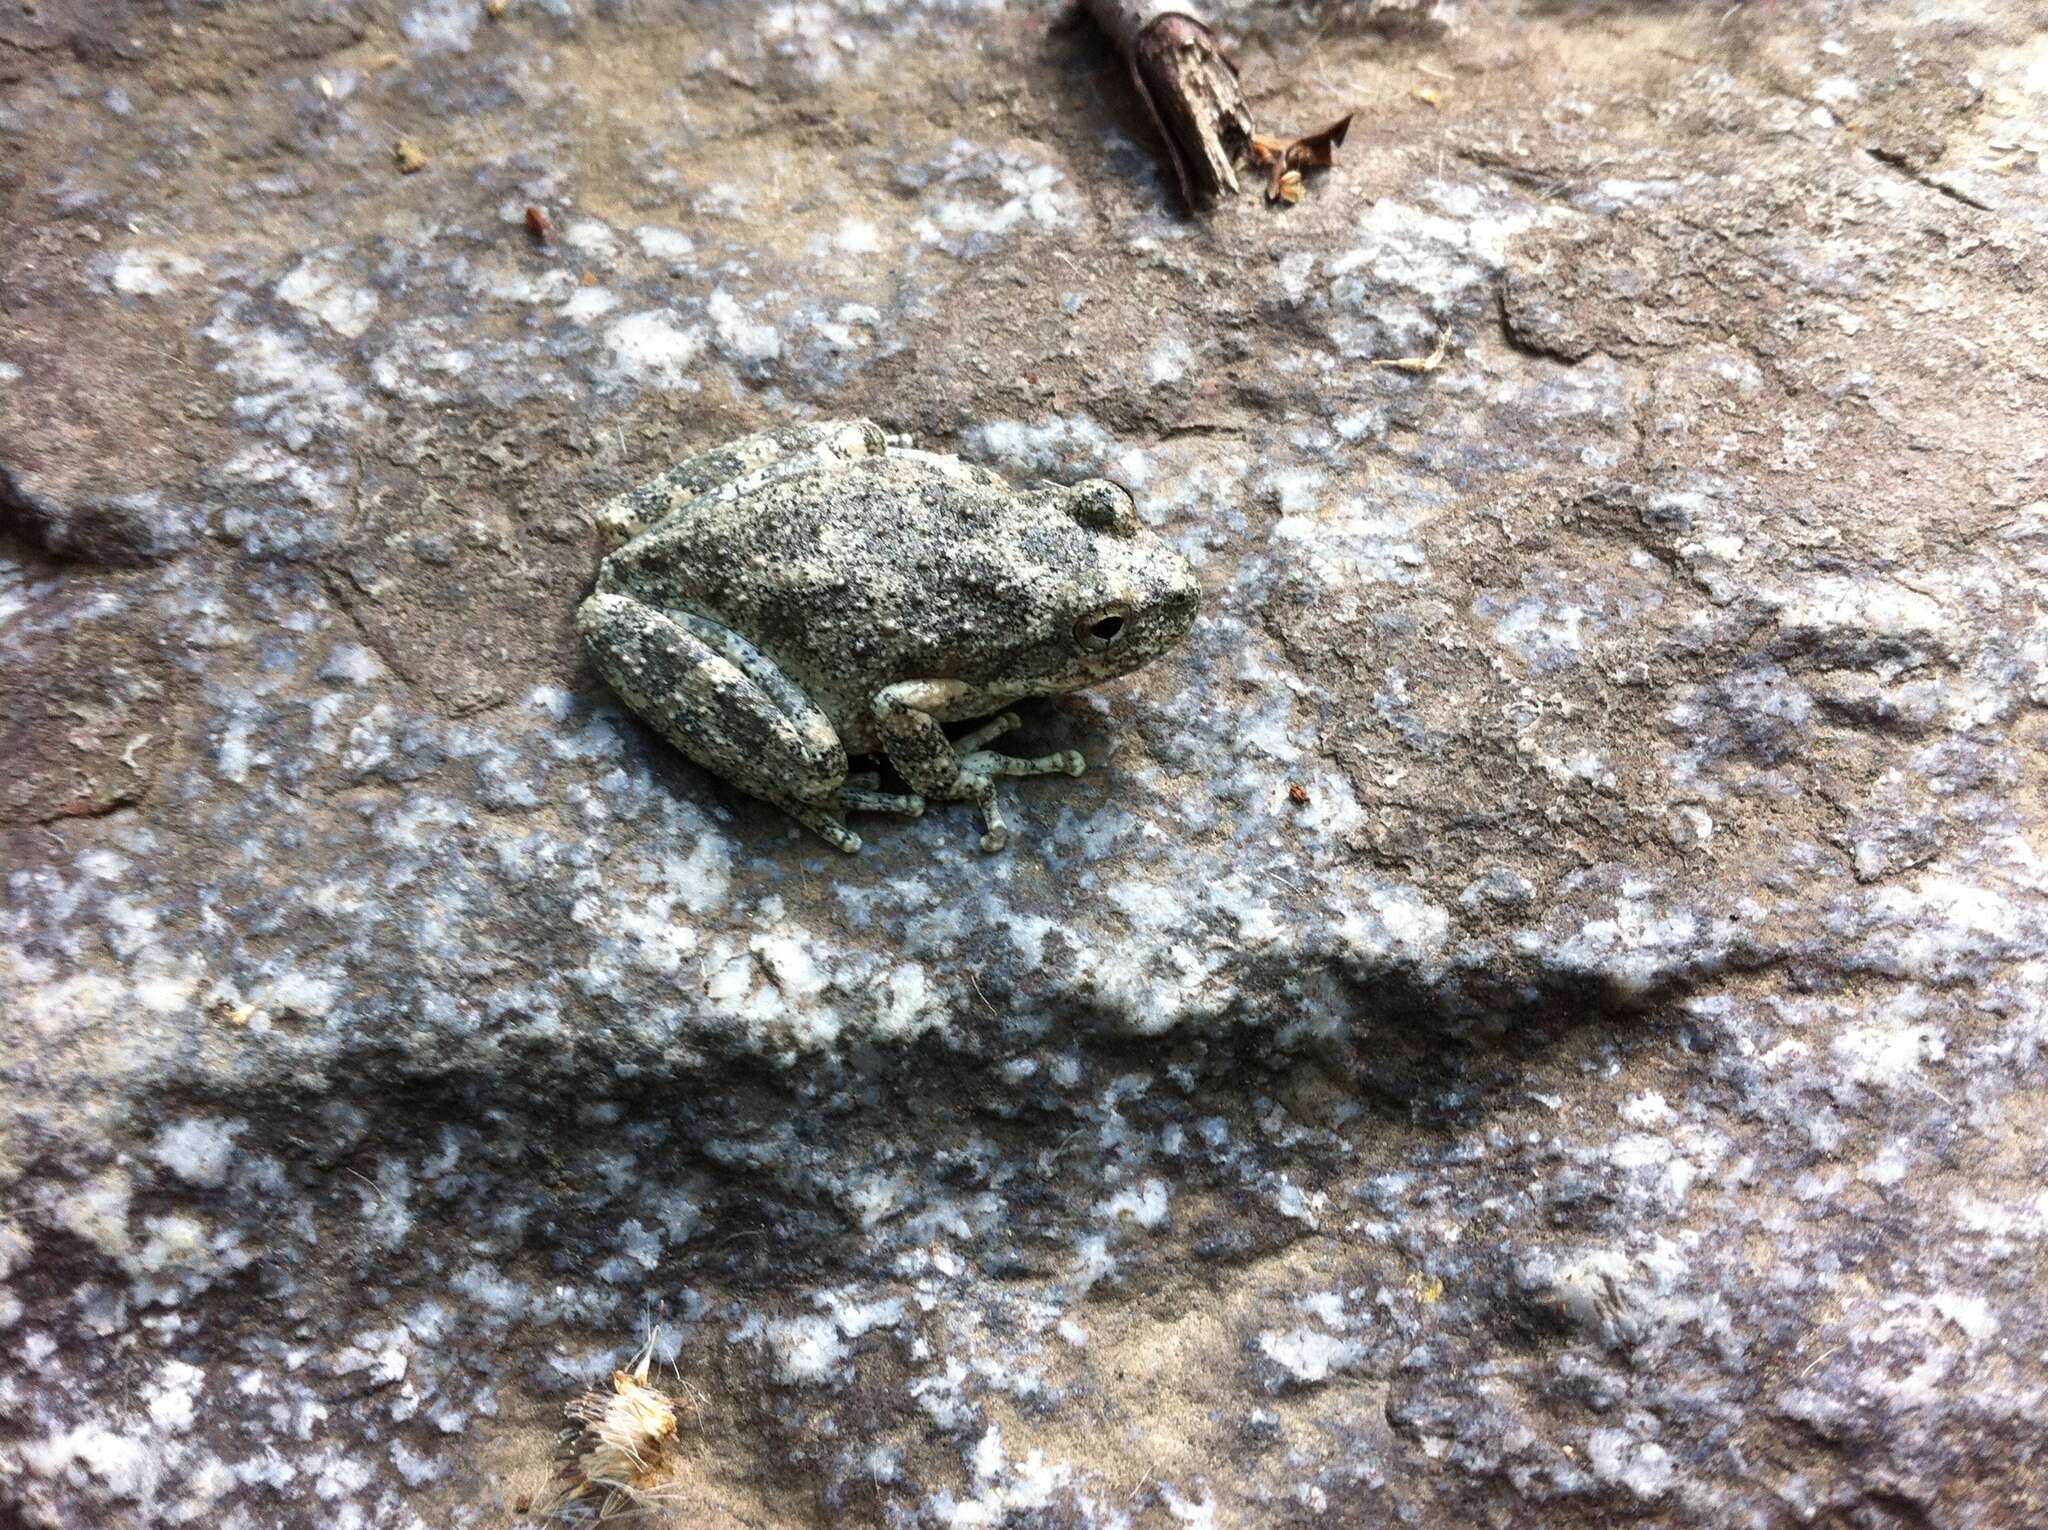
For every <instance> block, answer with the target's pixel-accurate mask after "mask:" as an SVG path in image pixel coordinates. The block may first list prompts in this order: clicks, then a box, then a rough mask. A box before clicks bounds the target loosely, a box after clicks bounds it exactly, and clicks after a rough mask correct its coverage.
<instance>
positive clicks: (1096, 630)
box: [576, 420, 1197, 851]
mask: <svg viewBox="0 0 2048 1530" xmlns="http://www.w3.org/2000/svg"><path fill="white" fill-rule="evenodd" d="M598 520H599V523H600V525H601V526H603V527H604V528H605V530H607V531H608V532H609V533H611V534H612V535H613V536H615V537H622V538H625V539H626V540H625V544H624V545H623V546H621V547H620V548H619V549H618V550H617V551H616V552H614V553H613V554H612V555H611V556H610V557H608V558H606V559H605V561H604V565H603V567H602V568H600V569H599V571H598V576H597V592H596V593H595V594H593V595H592V596H591V597H590V598H589V599H588V600H586V601H585V602H584V603H583V606H582V609H581V610H580V611H578V612H577V616H576V625H577V628H578V630H579V631H581V632H582V634H583V636H584V639H585V641H586V642H588V643H589V645H590V649H591V652H592V653H593V654H595V655H596V657H597V663H598V668H599V669H600V670H602V671H603V673H604V676H605V678H606V679H607V680H608V681H610V682H611V684H612V686H613V688H614V689H615V690H617V691H618V693H619V694H620V695H621V696H622V697H623V698H624V699H625V701H626V702H627V704H628V705H630V706H631V707H632V708H633V709H634V711H636V712H638V713H639V714H640V715H641V716H642V717H644V718H645V719H646V720H647V721H648V722H649V723H650V724H652V725H653V727H654V728H655V729H656V730H657V731H658V732H659V733H660V734H661V735H662V736H663V737H664V738H666V739H667V740H668V741H669V742H670V743H672V744H674V745H675V746H676V747H677V748H678V749H680V750H682V752H683V753H684V754H686V755H688V756H689V757H690V758H691V759H693V760H695V761H697V763H699V764H700V765H702V766H704V767H705V768H706V769H708V770H710V771H713V772H714V773H716V774H717V775H719V776H722V777H724V778H725V779H726V780H728V781H730V782H732V783H733V785H735V786H738V787H740V788H741V789H742V790H745V791H748V792H752V793H753V794H754V795H756V796H758V797H763V798H766V799H767V800H768V801H770V802H773V803H775V804H777V805H778V806H780V807H782V808H783V809H784V810H786V811H787V812H789V813H790V814H791V815H792V816H793V817H795V818H796V819H797V820H798V821H800V822H802V823H804V824H806V825H808V826H809V827H810V828H812V829H814V830H816V831H817V832H818V833H819V834H820V835H822V836H823V837H824V838H826V839H828V840H830V841H831V842H832V843H833V844H834V845H837V846H838V847H839V848H840V849H842V850H847V851H853V850H858V849H859V848H860V839H859V837H858V836H857V835H855V834H854V833H852V832H851V831H850V830H849V829H847V827H846V825H845V823H844V821H843V820H844V815H845V814H846V813H847V812H848V811H850V810H853V809H867V810H873V811H881V812H895V813H908V814H917V813H921V812H923V811H924V804H925V799H926V798H934V799H937V800H940V801H947V802H960V801H965V802H972V803H974V804H975V805H976V806H977V807H978V808H980V810H981V814H982V819H983V825H984V833H983V835H982V841H981V843H982V848H983V849H985V850H1000V849H1001V848H1002V847H1003V846H1004V845H1005V844H1007V843H1008V840H1009V830H1008V828H1007V827H1006V826H1005V825H1004V823H1003V820H1002V816H1001V814H1000V813H999V812H998V811H997V807H996V798H995V782H996V780H997V779H998V778H1000V777H1003V776H1024V775H1044V774H1050V773H1053V772H1064V773H1067V774H1071V775H1079V774H1080V773H1081V770H1082V769H1083V765H1084V762H1083V761H1082V759H1081V756H1080V755H1079V754H1077V753H1075V752H1073V751H1072V750H1067V751H1064V752H1062V753H1059V754H1054V755H1046V756H1043V757H1041V758H1037V759H1020V758H1016V757H1014V756H1010V755H1002V754H995V753H993V752H991V751H989V750H988V749H986V748H984V747H983V746H984V745H986V744H987V743H989V742H990V741H991V740H992V739H994V738H996V737H998V736H999V735H1001V734H1003V733H1005V732H1007V731H1009V729H1011V728H1013V727H1015V726H1016V722H1017V719H1016V718H1015V717H1014V716H1013V715H1010V714H1008V713H1004V714H1003V715H1001V716H999V717H997V718H995V720H994V721H993V722H991V723H990V724H988V725H987V726H986V727H983V728H981V729H979V730H977V731H976V732H974V733H972V734H970V735H968V736H967V737H965V738H961V739H958V740H951V741H949V740H948V739H947V738H946V735H945V733H944V731H943V730H942V728H941V727H940V724H942V723H947V722H958V721H962V720H964V719H967V718H974V717H986V716H988V715H989V714H991V713H996V712H1001V711H1002V709H1003V708H1004V707H1006V706H1008V705H1009V704H1010V703H1012V702H1014V701H1017V700H1020V699H1022V698H1024V697H1028V696H1046V695H1054V694H1057V693H1059V692H1062V691H1070V690H1074V689H1077V688H1078V687H1080V686H1084V685H1090V684H1093V683H1094V682H1096V681H1098V680H1107V679H1111V678H1113V677H1115V676H1117V675H1123V674H1128V673H1130V672H1131V671H1132V670H1134V669H1137V668H1138V667H1139V666H1141V665H1143V664H1146V663H1148V662H1150V661H1151V660H1152V659H1155V658H1157V657H1158V656H1159V655H1160V654H1162V653H1164V652H1166V651H1167V650H1168V649H1169V648H1171V647H1173V646H1174V645H1175V644H1176V643H1178V642H1179V641H1180V639H1181V638H1182V637H1183V636H1184V635H1185V634H1186V632H1187V630H1188V627H1189V625H1190V624H1191V623H1192V622H1193V620H1194V615H1195V606H1196V598H1197V591H1196V586H1195V580H1194V575H1193V572H1192V571H1191V570H1190V569H1189V568H1188V566H1187V564H1186V562H1185V561H1183V560H1182V559H1181V557H1180V556H1179V555H1178V554H1176V553H1175V552H1174V551H1173V550H1172V549H1171V548H1169V547H1168V546H1167V545H1166V544H1165V543H1164V542H1162V541H1161V540H1160V539H1159V538H1158V537H1156V536H1153V535H1152V534H1151V533H1150V532H1147V531H1145V530H1144V529H1143V528H1141V527H1140V526H1139V524H1138V519H1137V514H1136V511H1135V510H1134V509H1133V508H1132V505H1131V500H1130V496H1129V495H1127V494H1126V493H1124V491H1123V490H1122V489H1120V488H1118V487H1117V486H1116V485H1115V484H1112V483H1107V482H1104V481H1102V480H1100V479H1093V480H1089V481H1087V482H1084V483H1079V484H1075V485H1073V486H1071V487H1060V486H1055V485H1041V486H1039V487H1037V488H1034V489H1029V490H1017V489H1014V488H1012V487H1011V486H1010V485H1009V484H1008V483H1006V482H1005V481H1004V480H1003V479H1001V478H999V477H997V476H996V475H995V474H993V473H990V472H988V471H986V470H985V469H982V468H977V467H973V466H970V465H968V464H966V463H963V462H960V461H959V460H958V459H956V458H952V457H943V456H938V455H935V454H933V453H929V452H921V451H913V450H911V449H909V448H907V447H904V446H899V445H892V444H891V443H890V442H889V440H888V438H887V437H885V436H884V435H883V434H882V432H881V431H880V430H879V429H877V428H876V427H875V426H874V425H872V424H870V423H868V422H867V421H865V420H856V421H848V422H839V423H831V424H820V425H803V426H791V427H786V428H784V429H781V430H775V431H768V432H764V433H762V434H760V435H754V436H747V437H745V438H743V439H741V440H739V441H735V442H733V443H731V444H730V445H727V446H723V447H720V448H718V449H716V450H715V451H712V452H708V453H706V454H704V455H703V456H700V457H696V458H692V459H691V460H690V461H688V462H685V463H683V464H681V465H679V466H677V467H675V468H671V469H670V470H669V471H668V472H666V473H664V474H662V475H661V477H659V478H657V479H655V480H654V481H653V482H651V483H648V484H645V485H643V486H641V487H640V488H638V489H635V490H633V491H631V492H630V493H627V494H622V495H620V496H619V497H618V498H617V499H615V500H612V501H611V502H610V503H609V504H607V505H606V506H605V507H604V508H603V509H602V510H601V511H599V512H598ZM876 753H880V754H884V755H886V756H887V757H888V759H889V762H890V763H891V764H892V765H894V766H895V767H896V769H897V770H898V771H899V772H900V773H901V774H902V776H903V778H904V780H906V781H907V782H909V784H910V785H911V787H912V788H913V792H914V795H908V796H899V795H895V794H891V793H886V792H881V791H878V790H876V785H877V778H876V777H874V776H871V775H863V776H849V775H848V769H847V758H848V756H849V755H859V754H876Z"/></svg>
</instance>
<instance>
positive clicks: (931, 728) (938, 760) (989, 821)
mask: <svg viewBox="0 0 2048 1530" xmlns="http://www.w3.org/2000/svg"><path fill="white" fill-rule="evenodd" d="M1008 699H1012V698H1010V697H1005V696H1002V695H1000V694H997V693H994V692H990V691H985V690H982V689H981V688H979V687H976V686H972V685H968V684H967V683H966V682H964V681H960V680H906V681H903V682H901V683H900V684H897V685H892V686H888V687H886V688H885V689H883V690H882V691H880V692H878V693H877V694H876V696H875V701H874V712H875V721H876V723H877V724H878V725H879V727H880V731H881V735H882V749H883V752H884V753H886V754H887V755H888V756H889V762H890V763H891V764H892V765H894V766H895V767H896V768H897V770H899V771H901V772H902V773H903V779H904V780H906V781H908V782H909V783H910V784H911V785H912V786H913V787H915V788H916V789H917V790H918V791H919V792H921V793H922V794H923V795H925V796H927V797H936V798H938V799H940V800H941V801H944V802H971V803H973V804H974V805H975V806H976V807H977V808H979V809H980V810H981V821H982V828H983V830H984V832H983V834H982V836H981V848H982V849H984V850H1000V849H1002V848H1003V847H1004V846H1005V845H1007V844H1008V843H1009V842H1010V828H1009V825H1008V824H1006V823H1004V822H1003V815H1002V812H1001V811H1000V810H999V809H998V808H997V806H996V781H997V779H998V778H1000V777H1003V776H1049V775H1069V776H1078V775H1079V774H1081V772H1082V771H1083V770H1085V769H1087V761H1085V760H1083V759H1082V758H1081V756H1080V754H1079V753H1078V752H1077V751H1075V750H1072V749H1062V750H1060V751H1059V752H1058V753H1057V754H1047V755H1041V756H1039V757H1038V758H1036V759H1020V758H1018V757H1017V756H1015V755H1008V754H995V753H992V752H991V751H989V750H987V749H984V748H983V747H982V746H983V745H984V744H987V743H989V742H990V741H991V740H994V739H997V738H1000V737H1001V736H1002V735H1003V734H1005V733H1008V732H1009V731H1010V730H1011V729H1012V728H1014V727H1016V726H1017V718H1016V714H1014V713H1011V712H1005V713H1004V714H1003V715H1002V716H1000V717H998V718H996V719H995V720H994V721H993V722H990V723H988V724H986V725H985V726H983V727H981V728H979V729H977V730H976V731H974V732H973V733H970V734H968V735H967V736H966V737H965V738H963V739H961V740H959V741H958V742H957V743H956V742H953V741H951V740H949V739H948V738H947V737H946V733H945V730H944V729H943V728H941V727H940V726H939V717H940V716H941V715H946V716H955V717H958V716H970V717H971V716H974V715H976V714H978V713H981V712H985V711H990V710H993V709H994V708H995V707H998V706H1001V705H1002V703H1003V702H1004V701H1005V700H1008ZM984 702H985V703H986V705H982V704H981V703H984Z"/></svg>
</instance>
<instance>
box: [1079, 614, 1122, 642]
mask: <svg viewBox="0 0 2048 1530" xmlns="http://www.w3.org/2000/svg"><path fill="white" fill-rule="evenodd" d="M1088 630H1089V631H1090V632H1093V633H1094V634H1095V638H1096V641H1097V642H1100V643H1104V644H1109V643H1114V642H1115V641H1116V635H1117V634H1118V633H1119V632H1121V631H1123V630H1124V619H1123V618H1122V617H1121V616H1105V617H1103V619H1102V620H1101V621H1099V622H1097V623H1096V624H1095V625H1094V626H1093V627H1090V628H1089V629H1088Z"/></svg>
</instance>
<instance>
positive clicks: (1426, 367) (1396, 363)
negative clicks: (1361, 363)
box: [1373, 330, 1451, 372]
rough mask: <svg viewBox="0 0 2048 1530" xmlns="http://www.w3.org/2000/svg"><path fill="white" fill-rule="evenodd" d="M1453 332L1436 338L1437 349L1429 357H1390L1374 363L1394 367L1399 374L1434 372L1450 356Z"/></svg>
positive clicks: (1444, 333)
mask: <svg viewBox="0 0 2048 1530" xmlns="http://www.w3.org/2000/svg"><path fill="white" fill-rule="evenodd" d="M1450 349H1451V332H1450V331H1449V330H1445V331H1444V332H1443V333H1442V334H1440V335H1438V336H1437V337H1436V349H1435V350H1433V351H1431V352H1430V353H1429V354H1428V355H1427V356H1389V357H1386V358H1384V359H1382V360H1379V361H1375V362H1374V363H1373V365H1374V366H1376V367H1392V368H1393V369H1394V370H1395V371H1397V372H1434V371H1435V370H1436V369H1437V368H1438V367H1440V366H1442V365H1443V364H1444V357H1445V356H1447V355H1449V354H1450Z"/></svg>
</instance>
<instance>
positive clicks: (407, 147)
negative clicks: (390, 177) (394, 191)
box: [391, 138, 427, 175]
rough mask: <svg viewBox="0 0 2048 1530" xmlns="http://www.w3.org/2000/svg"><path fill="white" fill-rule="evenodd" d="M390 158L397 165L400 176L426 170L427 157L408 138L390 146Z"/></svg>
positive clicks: (423, 151)
mask: <svg viewBox="0 0 2048 1530" xmlns="http://www.w3.org/2000/svg"><path fill="white" fill-rule="evenodd" d="M391 157H392V159H394V160H395V161H397V163H398V173H399V174H400V175H412V174H414V173H416V172H417V171H421V170H424V169H426V168H427V155H426V151H425V150H423V149H422V148H421V147H420V146H419V145H418V144H416V143H414V142H413V141H412V140H411V139H410V138H401V139H399V140H398V142H397V143H395V144H393V145H392V146H391Z"/></svg>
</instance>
